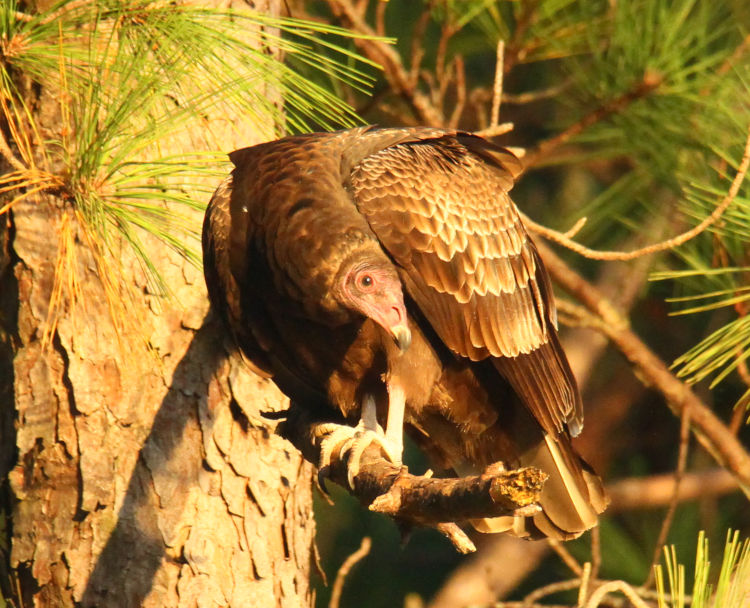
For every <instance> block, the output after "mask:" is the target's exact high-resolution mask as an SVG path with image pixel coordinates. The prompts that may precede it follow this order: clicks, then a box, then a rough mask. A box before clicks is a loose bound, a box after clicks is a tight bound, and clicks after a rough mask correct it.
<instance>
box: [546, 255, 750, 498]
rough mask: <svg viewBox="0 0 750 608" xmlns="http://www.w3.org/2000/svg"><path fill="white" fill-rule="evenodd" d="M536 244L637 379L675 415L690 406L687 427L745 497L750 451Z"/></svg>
mask: <svg viewBox="0 0 750 608" xmlns="http://www.w3.org/2000/svg"><path fill="white" fill-rule="evenodd" d="M537 247H538V249H539V252H540V254H541V256H542V259H543V261H544V264H545V266H546V268H547V270H548V271H549V273H550V275H551V276H552V278H553V279H554V280H555V281H556V282H557V283H558V284H559V285H560V286H561V287H562V288H563V289H564V290H565V291H567V292H568V293H569V294H571V295H573V296H575V297H576V298H577V299H578V300H579V301H580V302H582V303H583V305H584V306H585V307H586V308H588V310H589V311H590V312H592V313H594V315H595V316H596V317H598V318H599V319H601V322H600V323H598V324H597V329H599V330H600V331H602V332H603V333H604V334H605V335H606V336H607V337H608V338H609V339H610V340H611V341H612V343H613V344H614V346H616V347H617V348H618V349H619V350H620V352H621V353H622V354H623V355H624V356H625V357H626V358H627V359H628V361H630V363H631V365H633V366H634V367H635V368H636V370H637V371H638V377H639V378H640V379H641V380H642V381H643V382H644V383H645V384H647V385H648V386H651V387H653V388H654V389H656V390H657V391H659V392H660V393H661V394H662V395H663V396H664V398H665V400H666V402H667V405H668V406H669V407H670V409H671V410H672V411H673V412H674V413H675V415H677V416H680V415H681V414H682V411H683V409H685V408H690V422H691V428H692V430H693V433H694V434H695V436H696V438H697V439H698V441H699V442H700V443H701V444H702V445H703V446H704V447H705V448H706V449H707V450H708V452H709V453H710V454H711V455H712V456H713V457H714V458H715V459H716V461H717V462H718V463H719V464H720V465H721V466H724V467H726V468H727V469H728V470H729V471H731V472H732V474H733V475H734V476H735V477H736V479H737V480H738V482H739V483H740V484H741V486H742V488H743V490H744V491H745V493H746V494H749V495H750V455H749V454H748V453H747V451H746V450H745V448H744V447H743V446H742V444H741V443H740V442H739V441H738V440H737V438H736V437H735V436H734V435H733V434H732V432H731V430H730V429H729V428H728V427H727V426H726V425H725V424H724V423H723V422H722V421H721V420H720V419H719V418H718V417H717V416H716V415H715V414H714V413H713V412H712V411H711V409H710V408H709V407H708V406H707V405H706V404H705V403H703V401H702V400H701V399H700V398H699V397H698V396H697V395H696V394H695V393H694V392H693V391H692V389H691V388H690V387H689V386H688V385H687V384H685V383H684V382H682V381H680V380H679V379H678V378H677V377H676V376H675V375H674V374H673V373H672V372H671V371H669V368H668V367H667V366H666V365H665V364H664V362H663V361H662V360H661V359H660V358H659V357H657V356H656V355H655V354H654V352H653V351H652V350H651V349H650V348H649V347H648V346H647V345H646V344H645V343H644V342H643V341H642V340H641V339H640V338H639V337H638V336H637V335H636V334H635V333H633V331H632V330H631V329H630V328H629V326H628V322H627V320H626V319H624V318H623V317H622V316H621V315H620V314H619V313H618V312H617V311H616V310H615V307H614V306H613V305H612V303H611V302H610V301H609V300H607V299H606V298H605V297H604V296H603V295H602V293H601V292H600V291H599V290H598V289H596V288H595V287H594V286H593V285H592V284H591V283H589V282H588V281H586V279H584V278H583V277H582V276H581V275H579V274H578V273H576V272H575V271H574V270H573V269H572V268H570V267H569V266H568V265H567V264H566V263H565V262H564V261H563V260H562V259H560V258H559V257H558V256H557V255H556V254H555V253H554V252H553V251H552V250H551V249H550V248H549V247H547V246H546V245H544V244H543V243H537Z"/></svg>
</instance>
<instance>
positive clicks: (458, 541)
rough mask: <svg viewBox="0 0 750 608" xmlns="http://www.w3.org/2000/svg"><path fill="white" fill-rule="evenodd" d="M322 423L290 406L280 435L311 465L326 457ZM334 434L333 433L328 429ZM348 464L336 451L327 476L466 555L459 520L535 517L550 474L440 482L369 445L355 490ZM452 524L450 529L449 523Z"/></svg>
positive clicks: (489, 472)
mask: <svg viewBox="0 0 750 608" xmlns="http://www.w3.org/2000/svg"><path fill="white" fill-rule="evenodd" d="M322 429H323V426H322V423H319V422H318V421H314V420H312V419H311V418H310V415H309V414H308V413H307V412H305V411H302V408H299V407H294V406H292V407H290V409H289V411H288V412H287V418H286V420H285V421H284V422H283V423H281V424H280V426H279V433H280V434H281V435H282V436H283V437H285V438H286V439H288V440H289V441H291V442H292V443H293V444H294V445H295V447H297V449H299V450H300V451H301V452H302V453H303V454H304V456H305V458H307V459H308V460H309V461H310V462H314V463H317V462H319V459H320V443H321V440H322V438H323V437H324V436H325V434H324V433H322V432H321V430H322ZM326 430H328V429H326ZM347 474H348V469H347V460H346V458H342V457H341V456H340V455H339V454H336V453H334V454H333V455H332V457H331V463H330V466H329V467H327V470H326V471H321V475H324V476H325V477H326V478H328V479H331V480H332V481H334V482H335V483H337V484H338V485H340V486H341V487H343V488H346V489H347V490H348V491H349V492H350V493H351V494H352V495H353V496H355V497H356V498H357V499H358V500H359V501H360V502H361V503H362V504H365V505H368V506H369V508H370V510H372V511H376V512H378V513H383V514H385V515H388V516H390V517H392V518H393V519H395V520H397V521H399V522H401V523H404V524H408V525H415V526H426V527H434V528H437V529H438V530H439V531H441V532H442V533H443V534H445V535H446V536H448V538H449V539H450V540H451V541H452V542H453V543H454V545H455V546H456V547H457V548H458V549H459V550H462V551H463V552H466V551H467V550H471V551H473V550H474V548H473V544H471V542H470V541H469V540H468V538H467V537H465V535H464V534H463V533H462V532H460V529H458V527H457V526H455V525H452V524H455V522H464V521H466V520H470V519H482V518H485V517H501V516H505V515H532V514H533V513H535V512H537V511H538V510H539V507H538V506H537V505H536V503H537V501H538V500H539V495H540V492H541V490H542V486H543V484H544V482H545V480H546V479H547V475H546V474H545V473H543V472H541V471H539V470H538V469H533V468H524V469H518V470H514V471H507V470H504V469H503V468H502V467H501V466H499V465H490V466H488V467H487V468H486V469H485V470H484V471H483V472H482V474H481V475H472V476H469V477H460V478H434V477H429V476H425V475H412V474H410V473H409V472H408V471H407V470H406V468H405V467H400V466H396V465H394V464H393V463H391V462H389V461H387V460H385V459H384V458H383V456H382V454H381V452H380V449H379V448H378V447H377V446H374V445H371V446H369V447H368V448H367V449H366V450H365V452H364V454H363V455H362V458H361V460H360V470H359V473H358V475H357V476H356V477H355V479H354V488H350V487H349V483H348V481H347ZM446 524H447V525H446Z"/></svg>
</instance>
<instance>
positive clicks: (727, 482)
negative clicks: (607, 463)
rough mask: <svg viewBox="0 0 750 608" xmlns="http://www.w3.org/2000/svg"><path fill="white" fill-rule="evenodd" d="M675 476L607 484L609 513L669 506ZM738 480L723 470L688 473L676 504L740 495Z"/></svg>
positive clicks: (684, 477)
mask: <svg viewBox="0 0 750 608" xmlns="http://www.w3.org/2000/svg"><path fill="white" fill-rule="evenodd" d="M674 488H675V483H674V473H663V474H660V475H651V476H650V477H628V478H625V479H620V480H618V481H615V482H613V483H610V484H607V495H608V496H609V498H610V501H611V502H610V504H609V509H608V511H609V512H610V513H614V512H618V511H630V510H634V509H653V508H658V507H663V506H665V505H668V504H669V503H670V501H671V500H672V498H673V496H674V494H675V492H674ZM737 489H738V488H737V480H736V479H735V477H734V476H733V475H732V474H731V473H729V472H728V471H726V470H724V469H709V470H707V471H698V472H692V473H685V475H684V476H683V477H682V479H681V480H680V485H679V487H678V488H677V492H676V495H677V501H678V502H685V501H688V500H697V499H699V498H704V497H706V496H720V495H722V494H729V493H730V492H736V491H737Z"/></svg>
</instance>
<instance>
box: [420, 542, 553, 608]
mask: <svg viewBox="0 0 750 608" xmlns="http://www.w3.org/2000/svg"><path fill="white" fill-rule="evenodd" d="M548 554H549V546H548V545H547V543H544V542H541V541H540V542H529V541H528V540H523V539H520V538H515V537H513V536H507V535H505V534H493V535H489V536H486V537H484V538H483V539H482V544H481V545H480V546H479V550H478V551H477V553H476V554H475V555H473V556H472V557H471V558H469V559H467V560H465V561H463V562H462V563H461V564H460V565H459V566H458V567H457V568H456V569H455V570H454V571H453V572H452V573H451V574H450V575H449V577H448V579H447V580H446V581H445V583H443V585H442V586H441V587H440V590H439V591H438V592H437V594H436V595H435V597H434V598H433V599H432V601H431V602H430V603H429V608H455V607H456V606H488V605H491V604H492V602H494V601H495V600H497V598H501V597H505V596H506V595H508V594H509V593H510V592H511V591H512V590H513V589H515V588H516V587H517V586H518V585H519V584H520V583H521V581H523V580H524V579H525V578H526V577H527V576H528V575H529V574H531V573H532V572H533V571H534V570H535V569H536V568H537V567H538V566H539V564H541V562H542V560H543V559H544V558H545V557H546V556H547V555H548Z"/></svg>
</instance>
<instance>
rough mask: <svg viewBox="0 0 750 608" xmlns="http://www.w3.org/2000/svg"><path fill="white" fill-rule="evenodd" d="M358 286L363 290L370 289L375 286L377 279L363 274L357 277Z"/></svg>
mask: <svg viewBox="0 0 750 608" xmlns="http://www.w3.org/2000/svg"><path fill="white" fill-rule="evenodd" d="M357 284H358V285H359V287H360V288H361V289H365V290H366V289H370V288H371V287H372V286H373V285H374V284H375V279H373V278H372V275H370V274H361V275H359V277H357Z"/></svg>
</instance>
